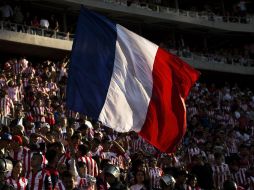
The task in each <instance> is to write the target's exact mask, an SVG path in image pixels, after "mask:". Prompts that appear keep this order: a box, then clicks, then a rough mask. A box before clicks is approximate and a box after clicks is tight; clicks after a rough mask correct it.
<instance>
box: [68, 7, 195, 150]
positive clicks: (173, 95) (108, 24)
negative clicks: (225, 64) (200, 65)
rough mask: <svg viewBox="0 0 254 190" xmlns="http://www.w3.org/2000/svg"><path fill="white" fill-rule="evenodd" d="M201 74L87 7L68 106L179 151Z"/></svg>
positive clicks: (80, 27) (70, 80)
mask: <svg viewBox="0 0 254 190" xmlns="http://www.w3.org/2000/svg"><path fill="white" fill-rule="evenodd" d="M198 77H199V72H198V71H196V70H194V69H193V68H192V67H190V66H189V65H188V64H186V63H185V62H183V61H182V60H180V59H179V58H178V57H176V56H174V55H172V54H170V53H169V52H167V51H165V50H163V49H161V48H159V47H158V46H157V45H156V44H154V43H152V42H150V41H148V40H147V39H145V38H143V37H141V36H139V35H137V34H135V33H133V32H132V31H130V30H128V29H126V28H125V27H123V26H121V25H119V24H116V23H114V22H113V21H111V20H109V19H107V18H105V17H104V16H102V15H99V14H97V13H94V12H92V11H89V10H87V9H86V8H84V7H83V6H82V7H81V11H80V16H79V20H78V24H77V29H76V35H75V39H74V43H73V47H72V55H71V63H70V67H69V71H68V83H67V107H68V108H69V109H71V110H73V111H77V112H80V113H83V114H85V115H87V116H90V117H92V118H94V119H98V120H99V121H101V122H102V123H103V124H104V125H105V126H108V127H111V128H113V129H114V130H115V131H118V132H129V131H135V132H137V133H138V134H139V135H140V136H142V137H143V138H144V139H145V140H147V141H148V142H150V143H151V144H152V145H154V146H155V147H157V148H158V149H159V150H161V151H162V152H173V151H175V150H176V148H177V145H178V144H179V143H180V142H181V139H182V137H183V136H184V134H185V131H186V108H185V102H184V101H185V99H186V97H187V96H188V93H189V90H190V88H191V87H192V85H193V84H194V83H195V81H196V80H197V79H198Z"/></svg>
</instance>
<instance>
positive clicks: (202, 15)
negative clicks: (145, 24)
mask: <svg viewBox="0 0 254 190" xmlns="http://www.w3.org/2000/svg"><path fill="white" fill-rule="evenodd" d="M103 1H104V2H105V3H114V4H119V5H124V6H127V1H126V0H103ZM131 6H135V7H137V8H142V9H146V10H149V11H155V12H159V13H170V14H175V15H176V16H186V17H191V18H196V19H199V20H206V21H211V22H224V23H239V24H254V17H253V16H246V17H235V16H221V15H216V14H214V13H212V12H206V11H202V12H197V11H186V10H180V9H175V8H171V7H165V6H161V5H156V4H149V3H145V4H139V3H135V2H134V3H132V4H131Z"/></svg>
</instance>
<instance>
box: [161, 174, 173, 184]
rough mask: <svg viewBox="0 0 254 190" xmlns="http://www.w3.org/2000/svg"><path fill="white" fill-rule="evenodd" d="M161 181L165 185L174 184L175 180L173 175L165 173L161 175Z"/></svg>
mask: <svg viewBox="0 0 254 190" xmlns="http://www.w3.org/2000/svg"><path fill="white" fill-rule="evenodd" d="M161 182H163V183H164V184H165V185H166V186H174V185H175V183H176V180H175V178H174V177H173V176H171V175H168V174H166V175H164V176H162V177H161Z"/></svg>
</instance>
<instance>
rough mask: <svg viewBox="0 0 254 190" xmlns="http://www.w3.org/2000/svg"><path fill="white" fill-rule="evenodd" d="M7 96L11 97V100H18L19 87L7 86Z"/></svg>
mask: <svg viewBox="0 0 254 190" xmlns="http://www.w3.org/2000/svg"><path fill="white" fill-rule="evenodd" d="M7 93H8V96H9V97H10V98H11V99H12V101H14V102H17V101H19V100H20V97H19V88H18V87H17V86H16V87H9V88H8V89H7Z"/></svg>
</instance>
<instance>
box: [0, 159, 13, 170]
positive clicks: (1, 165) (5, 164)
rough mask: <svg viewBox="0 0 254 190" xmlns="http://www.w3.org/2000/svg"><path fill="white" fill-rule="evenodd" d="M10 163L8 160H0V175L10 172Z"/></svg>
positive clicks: (11, 166)
mask: <svg viewBox="0 0 254 190" xmlns="http://www.w3.org/2000/svg"><path fill="white" fill-rule="evenodd" d="M12 168H13V165H12V162H11V161H10V160H8V159H4V158H0V173H7V172H9V171H12Z"/></svg>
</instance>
